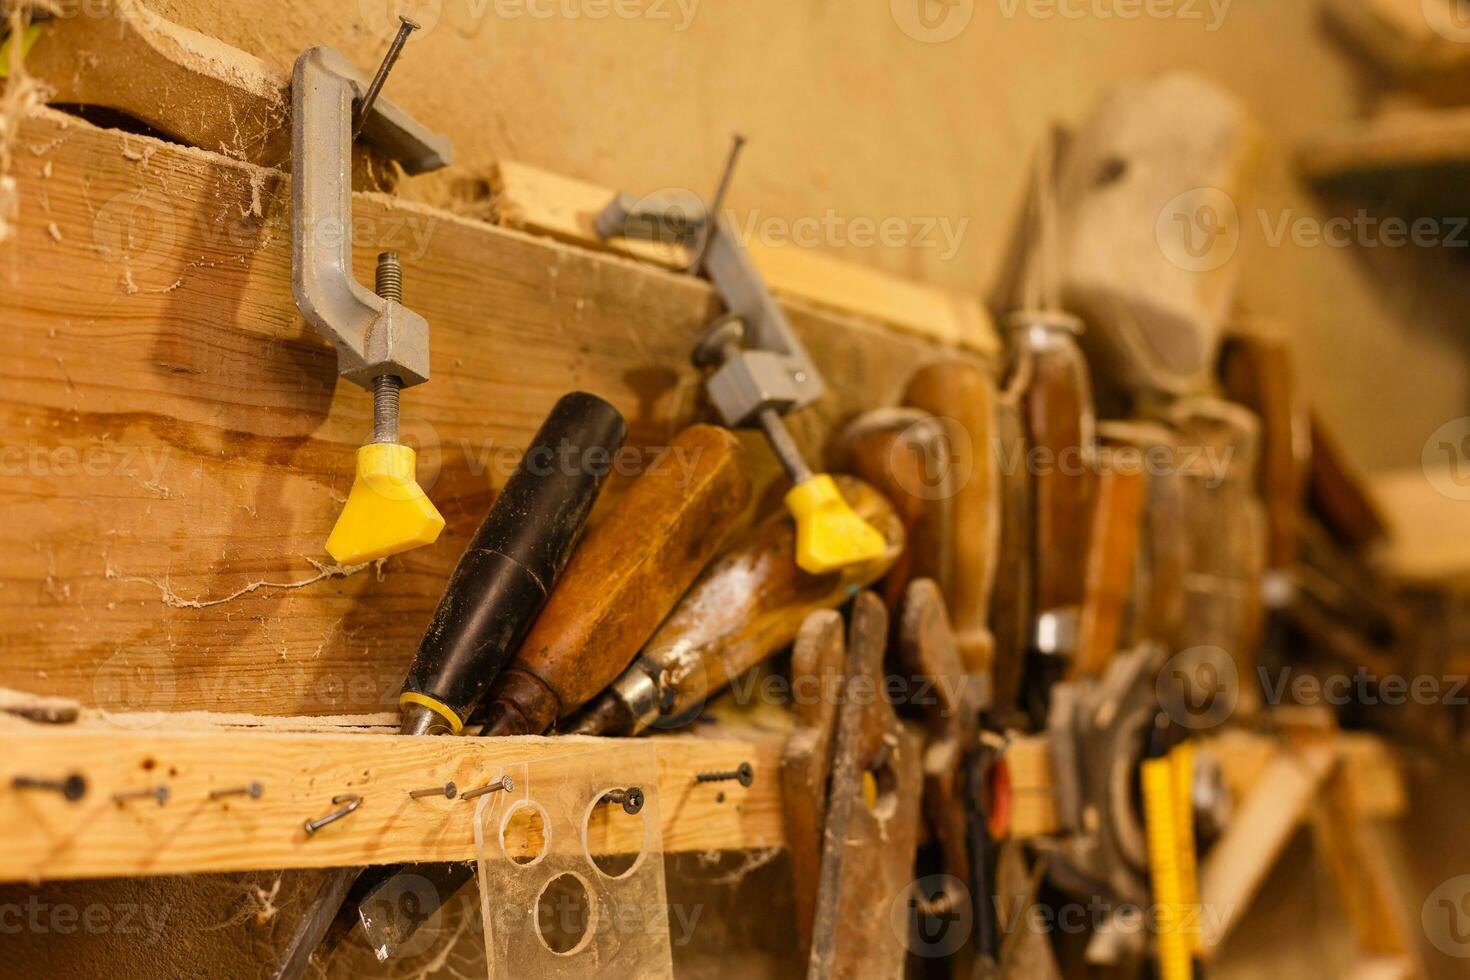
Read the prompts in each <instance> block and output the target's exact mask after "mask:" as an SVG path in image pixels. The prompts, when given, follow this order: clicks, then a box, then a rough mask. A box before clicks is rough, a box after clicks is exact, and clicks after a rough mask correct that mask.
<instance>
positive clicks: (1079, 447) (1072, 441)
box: [1019, 314, 1097, 615]
mask: <svg viewBox="0 0 1470 980" xmlns="http://www.w3.org/2000/svg"><path fill="white" fill-rule="evenodd" d="M1067 321H1071V318H1069V317H1067V318H1064V317H1061V316H1060V315H1058V314H1049V315H1042V316H1039V317H1037V316H1028V317H1026V318H1025V319H1023V320H1021V321H1020V326H1019V329H1020V331H1021V333H1020V338H1019V339H1020V342H1021V343H1022V344H1024V345H1025V346H1026V348H1027V349H1028V351H1029V352H1030V356H1031V359H1032V377H1031V386H1030V388H1029V389H1028V391H1027V392H1026V395H1025V414H1026V422H1027V426H1028V428H1029V430H1030V436H1031V439H1030V441H1031V447H1032V450H1033V451H1032V453H1031V454H1030V455H1029V456H1028V464H1029V465H1030V466H1031V467H1032V468H1033V471H1034V472H1033V473H1032V486H1033V488H1034V493H1035V534H1036V538H1035V540H1036V551H1035V556H1036V558H1035V560H1036V566H1035V582H1036V585H1035V595H1036V611H1037V614H1038V615H1045V614H1048V613H1057V612H1061V611H1063V610H1069V609H1070V610H1076V609H1077V608H1078V607H1079V606H1080V605H1081V603H1082V600H1083V595H1084V592H1085V585H1084V569H1085V568H1086V567H1087V552H1088V546H1089V543H1090V538H1091V527H1092V509H1093V503H1094V498H1095V497H1096V493H1097V473H1096V471H1095V469H1094V468H1093V466H1094V447H1093V438H1094V421H1093V404H1092V384H1091V379H1090V377H1089V376H1088V373H1087V362H1086V360H1085V359H1084V358H1083V356H1082V352H1081V350H1080V349H1079V348H1078V346H1077V342H1076V340H1075V332H1076V330H1077V329H1079V328H1078V327H1072V326H1068V325H1067ZM1071 322H1073V323H1075V321H1071Z"/></svg>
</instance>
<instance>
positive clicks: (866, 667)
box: [807, 592, 922, 980]
mask: <svg viewBox="0 0 1470 980" xmlns="http://www.w3.org/2000/svg"><path fill="white" fill-rule="evenodd" d="M887 647H888V615H887V613H886V612H885V611H884V609H883V601H882V600H881V599H879V598H878V597H877V596H876V595H874V594H873V593H871V592H861V593H859V594H858V597H857V599H856V600H855V601H854V602H853V609H852V621H851V623H850V624H849V626H848V636H847V662H846V666H845V670H844V674H845V679H844V682H843V688H842V696H841V702H840V704H841V706H840V707H839V709H838V714H837V734H836V744H835V747H834V749H833V756H832V776H831V781H830V785H829V790H828V795H827V809H826V820H825V822H824V824H823V827H822V866H821V872H820V874H819V877H818V885H817V905H816V914H815V918H814V921H813V925H812V950H811V956H810V957H809V958H808V960H807V977H808V978H809V980H850V978H857V977H885V978H897V977H902V976H903V975H904V962H905V960H906V959H907V957H908V942H907V940H908V935H907V933H906V932H901V931H900V930H899V929H896V928H894V918H895V917H894V915H893V913H892V910H893V906H894V903H895V902H901V901H905V900H907V901H908V902H909V903H910V904H909V909H910V910H912V909H913V903H914V902H915V901H916V897H915V896H914V894H913V893H912V892H911V891H910V890H911V889H912V888H914V886H915V882H914V856H915V854H916V852H917V849H918V842H919V798H920V792H921V787H922V776H921V774H920V773H921V769H920V758H919V756H920V743H919V739H918V738H917V737H916V736H915V735H913V734H911V733H910V732H909V731H908V730H907V729H905V728H904V726H903V724H902V723H901V722H899V720H898V716H897V715H895V714H894V711H893V705H891V704H889V703H888V699H887V697H886V695H885V694H883V693H882V692H883V690H884V687H883V683H882V680H883V655H884V652H885V651H886V650H887ZM875 692H877V693H876V695H875ZM899 921H900V922H901V923H902V924H903V925H904V926H907V925H908V923H909V921H910V920H909V916H908V915H904V916H902V918H901V919H900V920H899Z"/></svg>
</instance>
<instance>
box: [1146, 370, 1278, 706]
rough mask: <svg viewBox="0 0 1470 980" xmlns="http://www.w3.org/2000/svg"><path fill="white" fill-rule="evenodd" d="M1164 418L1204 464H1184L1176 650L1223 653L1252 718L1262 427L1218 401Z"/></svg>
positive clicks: (1261, 532)
mask: <svg viewBox="0 0 1470 980" xmlns="http://www.w3.org/2000/svg"><path fill="white" fill-rule="evenodd" d="M1164 415H1165V420H1166V421H1167V422H1168V423H1169V425H1170V426H1171V427H1172V428H1173V429H1174V430H1175V432H1176V433H1177V438H1178V440H1179V445H1180V446H1183V447H1190V452H1191V454H1192V455H1193V456H1194V457H1195V458H1196V459H1197V460H1199V461H1203V462H1196V463H1195V464H1194V465H1189V466H1184V465H1181V476H1182V483H1183V491H1184V514H1185V524H1184V539H1185V561H1186V566H1185V576H1184V587H1183V592H1184V617H1183V620H1182V621H1181V625H1180V631H1179V637H1178V640H1179V644H1180V647H1179V649H1180V650H1184V651H1200V652H1203V651H1204V650H1206V649H1210V650H1223V651H1225V653H1226V654H1228V655H1229V661H1228V662H1227V664H1226V666H1227V668H1228V667H1229V666H1230V664H1233V666H1234V671H1235V673H1236V676H1237V677H1238V678H1239V679H1240V680H1241V681H1242V682H1243V683H1241V684H1240V685H1239V699H1240V700H1239V705H1238V710H1241V711H1249V710H1251V709H1252V708H1253V707H1255V706H1256V704H1257V703H1258V701H1259V697H1258V695H1257V692H1258V690H1259V686H1258V685H1257V684H1255V683H1254V679H1255V677H1256V671H1255V661H1256V657H1257V655H1258V652H1259V649H1260V645H1261V637H1262V635H1263V632H1264V630H1263V627H1264V624H1265V608H1264V606H1263V605H1262V591H1261V577H1262V574H1263V573H1264V571H1265V566H1266V556H1267V549H1268V547H1269V544H1270V542H1269V535H1268V532H1267V530H1266V516H1265V511H1264V509H1263V507H1262V505H1261V500H1260V498H1259V497H1258V496H1257V495H1256V482H1255V480H1256V459H1257V449H1256V447H1257V446H1258V445H1259V443H1260V422H1259V420H1258V419H1257V418H1256V416H1255V414H1254V413H1253V412H1250V411H1248V410H1247V409H1245V408H1242V407H1241V406H1239V405H1236V404H1235V403H1233V402H1227V401H1224V400H1222V399H1217V398H1203V397H1199V398H1183V399H1180V400H1178V401H1176V402H1174V403H1172V404H1171V405H1169V406H1168V407H1167V409H1165V411H1164ZM1181 461H1183V455H1182V454H1181ZM1222 707H1224V706H1222ZM1226 710H1229V709H1228V708H1227V709H1226ZM1222 720H1223V719H1222Z"/></svg>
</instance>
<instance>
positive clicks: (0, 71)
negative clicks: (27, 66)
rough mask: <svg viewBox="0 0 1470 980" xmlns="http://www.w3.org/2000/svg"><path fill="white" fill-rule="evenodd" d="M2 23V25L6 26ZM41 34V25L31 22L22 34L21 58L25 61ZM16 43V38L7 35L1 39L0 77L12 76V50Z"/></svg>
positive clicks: (0, 25)
mask: <svg viewBox="0 0 1470 980" xmlns="http://www.w3.org/2000/svg"><path fill="white" fill-rule="evenodd" d="M4 26H5V25H4V24H3V23H0V27H4ZM40 36H41V25H40V24H30V25H28V26H27V27H26V29H25V30H24V31H22V32H21V35H20V60H21V61H25V57H26V55H28V54H30V53H31V48H33V47H35V46H36V40H37V38H39V37H40ZM15 43H16V41H15V38H13V37H7V38H4V39H0V78H9V77H10V50H11V46H12V45H14V44H15Z"/></svg>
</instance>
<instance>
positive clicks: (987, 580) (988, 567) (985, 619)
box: [904, 361, 1001, 673]
mask: <svg viewBox="0 0 1470 980" xmlns="http://www.w3.org/2000/svg"><path fill="white" fill-rule="evenodd" d="M904 404H906V405H911V406H913V407H914V408H917V409H919V410H921V411H925V412H928V413H929V414H930V415H933V416H934V417H935V418H936V419H937V420H938V421H939V422H940V423H941V424H942V425H943V426H944V430H945V437H946V439H947V444H948V445H947V451H948V457H947V459H948V465H949V469H950V470H951V472H952V474H953V476H952V480H953V484H954V487H953V489H954V497H953V499H952V501H951V507H950V526H951V527H952V528H953V538H954V540H953V545H952V547H951V555H950V568H949V574H948V576H947V577H946V578H940V577H938V576H935V575H932V574H930V570H929V568H928V567H927V566H924V565H923V564H920V565H918V566H916V568H915V570H914V573H913V577H915V578H918V577H920V576H924V575H928V576H929V577H931V578H934V579H935V581H937V582H938V583H939V586H940V588H941V589H942V590H943V591H944V596H945V599H946V602H947V606H948V609H949V618H950V622H951V624H952V625H953V627H954V631H955V635H956V637H957V639H958V641H959V645H960V659H961V660H962V661H963V663H964V665H965V669H966V670H968V671H970V672H971V673H979V672H982V671H985V670H989V669H990V667H991V664H992V661H993V659H994V650H995V643H994V640H993V639H992V637H991V632H990V610H991V596H992V594H993V593H994V591H995V576H996V566H997V564H998V562H999V558H1000V538H1001V494H1000V486H999V484H1000V476H1001V474H1000V455H999V453H998V452H997V440H996V435H997V418H996V409H997V405H996V390H995V381H994V380H993V379H992V378H991V377H990V375H988V374H986V373H985V372H984V371H983V370H981V369H980V368H979V367H977V366H976V365H974V364H970V363H967V362H964V361H940V362H938V363H935V364H930V365H927V366H925V367H923V368H920V369H919V370H918V371H917V372H915V373H914V376H913V378H912V379H910V381H909V385H908V390H907V391H906V392H905V393H904Z"/></svg>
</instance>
